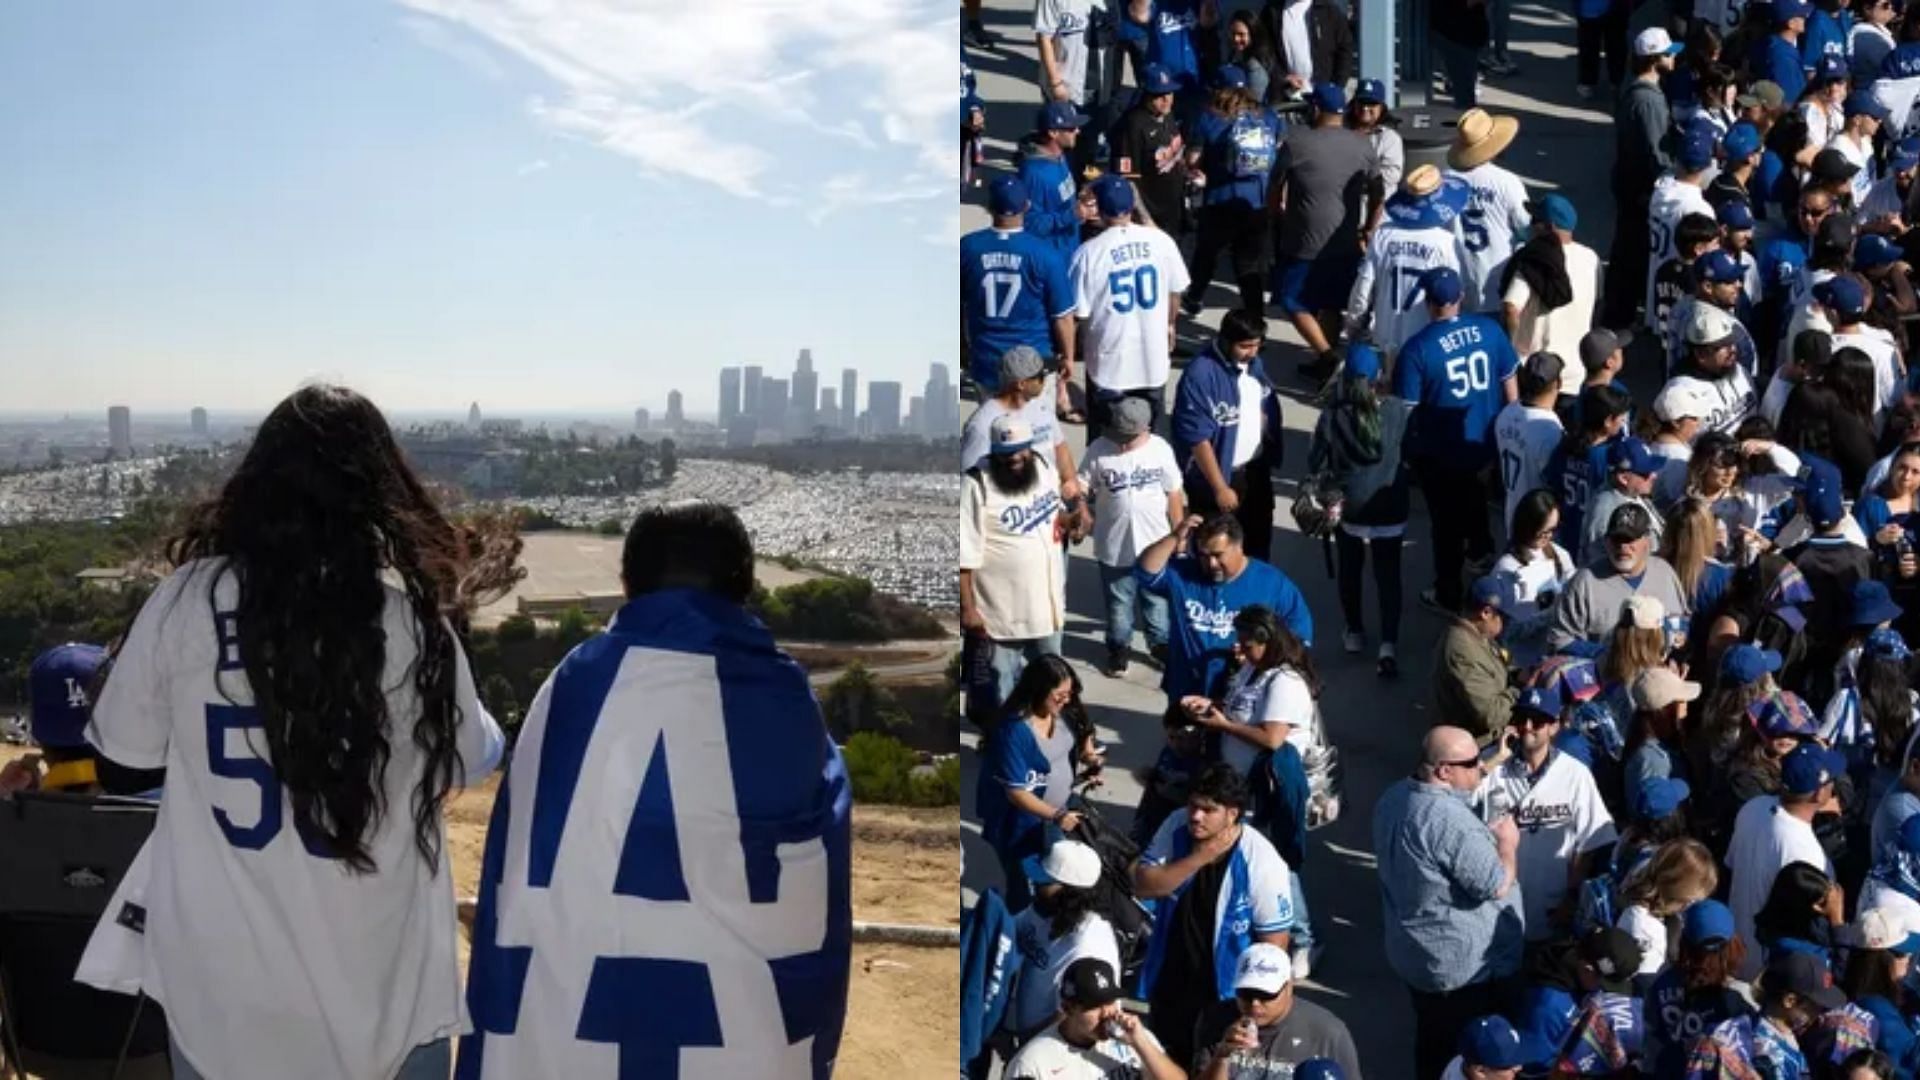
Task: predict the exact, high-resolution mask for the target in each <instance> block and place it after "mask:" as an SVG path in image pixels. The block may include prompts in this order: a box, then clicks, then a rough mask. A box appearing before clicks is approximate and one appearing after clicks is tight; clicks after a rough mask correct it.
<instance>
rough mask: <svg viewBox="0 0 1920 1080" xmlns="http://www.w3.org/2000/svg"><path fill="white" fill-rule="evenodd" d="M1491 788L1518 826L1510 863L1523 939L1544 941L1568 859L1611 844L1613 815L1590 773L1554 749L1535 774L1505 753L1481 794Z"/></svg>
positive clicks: (1563, 890)
mask: <svg viewBox="0 0 1920 1080" xmlns="http://www.w3.org/2000/svg"><path fill="white" fill-rule="evenodd" d="M1491 789H1498V790H1499V797H1500V799H1501V801H1503V802H1504V803H1505V805H1507V806H1511V807H1513V813H1514V823H1515V824H1517V825H1519V826H1520V847H1519V850H1518V852H1517V853H1516V855H1515V862H1516V864H1517V866H1516V869H1517V871H1518V873H1517V874H1516V877H1517V878H1518V879H1519V883H1520V902H1521V905H1522V906H1523V907H1524V908H1525V914H1524V916H1523V917H1524V918H1525V920H1526V922H1525V926H1526V935H1527V940H1528V941H1541V940H1544V939H1545V938H1546V937H1547V936H1548V935H1549V933H1550V932H1551V927H1549V926H1548V924H1547V915H1548V913H1549V912H1551V911H1552V910H1553V909H1554V908H1555V907H1557V906H1559V904H1560V901H1561V900H1562V899H1563V898H1564V897H1565V896H1566V895H1567V863H1568V861H1569V860H1571V859H1575V858H1578V857H1579V856H1581V855H1584V854H1586V853H1587V852H1589V851H1592V850H1594V849H1596V848H1600V847H1605V846H1606V845H1608V844H1611V843H1613V841H1614V837H1615V835H1616V834H1615V832H1614V828H1613V815H1612V814H1609V813H1608V812H1607V805H1606V803H1604V802H1602V801H1601V799H1600V787H1599V785H1598V784H1595V783H1594V782H1593V773H1592V772H1590V771H1589V770H1588V769H1587V767H1586V766H1585V765H1582V764H1581V763H1580V762H1579V761H1578V760H1576V759H1574V758H1571V757H1568V756H1567V755H1566V754H1563V753H1560V752H1559V751H1557V750H1556V751H1554V752H1553V754H1552V756H1551V757H1549V758H1548V759H1547V766H1546V768H1545V769H1543V770H1541V773H1540V775H1539V776H1538V777H1537V778H1536V777H1534V776H1532V775H1530V770H1529V769H1528V767H1527V763H1526V762H1525V761H1524V760H1523V759H1522V758H1521V757H1520V756H1519V755H1515V756H1514V757H1511V758H1508V759H1507V761H1506V763H1505V764H1503V765H1501V766H1500V768H1498V769H1496V770H1495V771H1494V772H1493V773H1492V775H1490V776H1488V777H1487V779H1486V780H1485V781H1483V782H1482V784H1481V790H1482V793H1483V797H1484V794H1485V793H1487V792H1489V791H1490V790H1491Z"/></svg>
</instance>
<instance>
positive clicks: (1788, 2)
mask: <svg viewBox="0 0 1920 1080" xmlns="http://www.w3.org/2000/svg"><path fill="white" fill-rule="evenodd" d="M1811 14H1813V5H1812V4H1809V3H1806V2H1805V0H1773V25H1775V26H1785V25H1787V23H1789V22H1791V21H1792V20H1794V19H1804V18H1806V17H1807V16H1809V15H1811Z"/></svg>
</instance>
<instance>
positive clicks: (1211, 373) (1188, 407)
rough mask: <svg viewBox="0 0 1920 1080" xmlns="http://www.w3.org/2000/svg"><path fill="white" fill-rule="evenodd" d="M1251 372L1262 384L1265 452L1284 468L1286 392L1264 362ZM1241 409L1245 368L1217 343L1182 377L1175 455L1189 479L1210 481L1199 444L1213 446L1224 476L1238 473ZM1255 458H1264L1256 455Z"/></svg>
mask: <svg viewBox="0 0 1920 1080" xmlns="http://www.w3.org/2000/svg"><path fill="white" fill-rule="evenodd" d="M1249 374H1251V375H1252V376H1253V378H1254V381H1255V382H1257V383H1259V384H1260V418H1261V429H1260V434H1261V447H1260V448H1261V452H1262V453H1263V454H1264V455H1265V460H1266V463H1267V468H1268V469H1269V470H1271V471H1272V472H1275V473H1278V472H1279V471H1280V431H1281V424H1280V395H1278V394H1276V393H1274V391H1273V384H1272V383H1270V382H1268V381H1267V373H1266V371H1264V370H1263V369H1262V368H1261V366H1260V365H1259V364H1257V363H1256V364H1252V365H1250V370H1249ZM1241 411H1242V410H1241V407H1240V370H1239V368H1237V367H1235V366H1234V365H1233V364H1231V363H1229V362H1227V361H1226V360H1225V359H1223V358H1222V357H1221V355H1220V345H1219V343H1218V342H1214V343H1212V344H1209V345H1208V346H1207V349H1206V351H1205V352H1203V353H1201V354H1200V355H1199V356H1196V357H1194V359H1193V362H1192V363H1190V364H1188V365H1187V370H1186V373H1185V374H1184V375H1182V376H1181V377H1180V385H1179V388H1178V389H1176V390H1175V391H1174V394H1173V418H1172V423H1173V456H1174V460H1176V461H1177V462H1179V464H1180V470H1181V473H1182V474H1183V475H1185V476H1186V478H1187V482H1188V483H1190V484H1192V483H1202V484H1204V483H1205V482H1206V481H1205V478H1204V477H1203V476H1202V475H1201V474H1200V470H1199V466H1197V465H1195V464H1194V463H1193V448H1194V446H1195V445H1197V444H1199V443H1202V442H1204V443H1207V444H1208V445H1210V446H1212V447H1213V458H1214V460H1215V461H1217V462H1219V463H1220V471H1221V472H1222V473H1223V474H1226V473H1231V472H1232V468H1231V466H1232V463H1233V439H1234V436H1235V435H1236V434H1237V433H1238V432H1239V430H1240V425H1241V423H1242V416H1241ZM1254 460H1255V462H1256V463H1257V462H1258V461H1260V460H1261V459H1260V458H1257V457H1256V458H1255V459H1254Z"/></svg>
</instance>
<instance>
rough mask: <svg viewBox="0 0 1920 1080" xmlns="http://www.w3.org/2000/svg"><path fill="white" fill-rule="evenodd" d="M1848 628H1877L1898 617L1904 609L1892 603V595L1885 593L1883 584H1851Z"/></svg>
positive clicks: (1858, 582) (1869, 580) (1879, 582)
mask: <svg viewBox="0 0 1920 1080" xmlns="http://www.w3.org/2000/svg"><path fill="white" fill-rule="evenodd" d="M1847 600H1848V605H1847V607H1848V610H1847V625H1848V626H1878V625H1880V624H1881V623H1883V622H1891V621H1893V620H1894V619H1897V618H1899V617H1900V615H1901V613H1902V612H1904V611H1905V610H1906V609H1905V608H1902V607H1901V606H1900V605H1899V604H1896V603H1894V602H1893V594H1892V593H1890V592H1888V591H1887V586H1886V583H1885V582H1881V581H1874V580H1872V579H1871V578H1869V579H1867V580H1866V581H1856V582H1854V583H1853V593H1852V594H1851V595H1850V596H1848V598H1847Z"/></svg>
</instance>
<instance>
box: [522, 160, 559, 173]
mask: <svg viewBox="0 0 1920 1080" xmlns="http://www.w3.org/2000/svg"><path fill="white" fill-rule="evenodd" d="M551 168H553V166H552V164H550V163H549V162H548V161H547V159H546V158H540V159H539V160H537V161H529V162H527V163H526V164H525V165H522V166H520V167H519V168H517V169H515V170H513V175H515V176H532V175H533V174H534V173H537V172H546V171H547V170H548V169H551Z"/></svg>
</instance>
